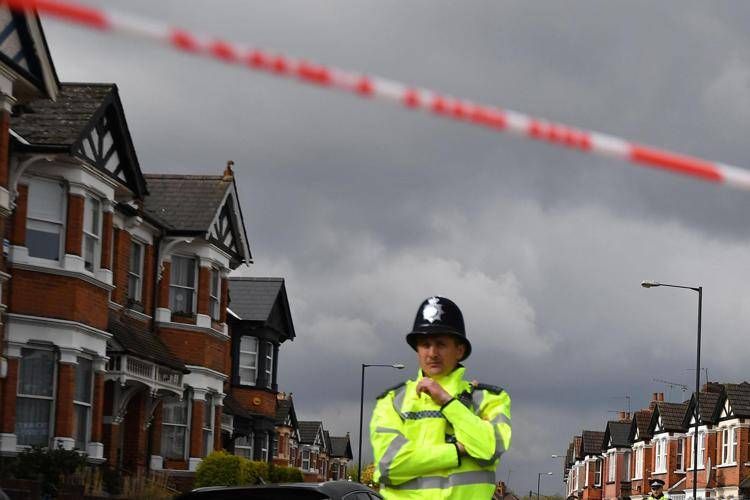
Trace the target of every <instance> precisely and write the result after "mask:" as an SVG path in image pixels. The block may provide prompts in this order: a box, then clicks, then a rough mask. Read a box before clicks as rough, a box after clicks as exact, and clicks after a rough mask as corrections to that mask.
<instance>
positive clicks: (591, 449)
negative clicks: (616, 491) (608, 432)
mask: <svg viewBox="0 0 750 500" xmlns="http://www.w3.org/2000/svg"><path fill="white" fill-rule="evenodd" d="M603 446H604V432H599V431H583V432H582V433H581V446H580V452H579V454H578V457H577V458H578V462H580V463H581V464H582V467H580V468H579V471H578V472H579V474H582V477H579V478H578V479H579V482H578V484H579V489H578V492H579V494H578V498H580V499H582V500H601V499H602V494H603V491H604V488H603V481H602V471H603V466H604V459H603V458H602V448H603Z"/></svg>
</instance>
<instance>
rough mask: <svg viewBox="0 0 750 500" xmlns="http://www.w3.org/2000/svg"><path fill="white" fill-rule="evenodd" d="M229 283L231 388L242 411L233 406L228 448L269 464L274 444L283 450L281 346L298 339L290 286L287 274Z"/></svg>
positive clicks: (229, 389) (229, 367)
mask: <svg viewBox="0 0 750 500" xmlns="http://www.w3.org/2000/svg"><path fill="white" fill-rule="evenodd" d="M228 283H229V295H230V297H231V301H230V304H229V314H228V321H229V326H230V336H231V363H230V364H231V366H227V370H226V372H227V374H228V375H229V377H228V380H227V387H228V393H229V394H230V395H231V396H232V399H233V400H234V401H236V402H237V404H238V405H239V407H241V408H242V410H236V408H233V410H236V411H234V414H233V422H232V425H233V426H234V428H235V431H233V432H232V433H231V434H230V437H229V439H225V441H224V447H225V448H226V449H228V450H232V451H234V452H235V453H236V454H239V455H243V456H246V457H248V458H252V459H254V460H262V461H264V462H270V461H271V460H272V459H273V456H274V448H276V449H277V450H278V448H279V447H278V444H279V441H278V439H277V433H276V415H277V408H278V405H279V403H280V402H279V399H278V384H277V376H278V369H279V346H280V345H281V344H282V343H284V342H285V341H287V340H294V337H295V332H294V323H293V322H292V315H291V312H290V309H289V301H288V298H287V294H286V286H285V284H284V280H283V279H282V278H229V280H228ZM225 437H226V436H225ZM282 439H283V438H282ZM282 444H283V445H284V447H286V443H282Z"/></svg>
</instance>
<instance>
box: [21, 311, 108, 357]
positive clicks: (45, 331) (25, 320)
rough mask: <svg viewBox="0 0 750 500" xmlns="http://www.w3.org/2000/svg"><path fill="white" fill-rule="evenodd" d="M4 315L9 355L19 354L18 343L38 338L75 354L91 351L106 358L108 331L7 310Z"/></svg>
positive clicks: (74, 322) (22, 343) (25, 342)
mask: <svg viewBox="0 0 750 500" xmlns="http://www.w3.org/2000/svg"><path fill="white" fill-rule="evenodd" d="M6 316H7V318H8V322H7V323H8V326H7V329H6V341H7V342H8V351H7V352H8V355H9V356H12V357H20V355H21V347H22V346H24V345H25V344H28V343H29V342H32V343H33V342H34V341H37V342H40V341H41V342H46V343H49V344H54V345H56V346H59V347H63V348H68V349H70V352H76V353H77V354H83V353H91V352H93V353H96V355H98V356H101V357H103V358H106V357H107V340H109V339H111V338H112V334H111V333H109V332H105V331H104V330H99V329H97V328H94V327H91V326H88V325H84V324H83V323H78V322H76V321H69V320H64V319H56V318H44V317H39V316H28V315H25V314H15V313H8V314H7V315H6Z"/></svg>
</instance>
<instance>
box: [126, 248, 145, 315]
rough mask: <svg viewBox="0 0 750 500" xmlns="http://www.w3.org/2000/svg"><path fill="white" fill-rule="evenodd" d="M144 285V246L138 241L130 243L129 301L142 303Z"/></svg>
mask: <svg viewBox="0 0 750 500" xmlns="http://www.w3.org/2000/svg"><path fill="white" fill-rule="evenodd" d="M142 283H143V245H142V244H141V243H138V242H137V241H133V242H131V243H130V264H129V266H128V299H129V300H130V301H132V302H140V301H141V286H142V285H141V284H142Z"/></svg>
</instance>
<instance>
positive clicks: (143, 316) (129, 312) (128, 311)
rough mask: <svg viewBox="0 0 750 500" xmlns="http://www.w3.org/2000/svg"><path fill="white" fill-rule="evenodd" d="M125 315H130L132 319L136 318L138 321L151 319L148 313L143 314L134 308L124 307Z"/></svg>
mask: <svg viewBox="0 0 750 500" xmlns="http://www.w3.org/2000/svg"><path fill="white" fill-rule="evenodd" d="M118 305H119V304H118ZM121 307H122V306H121ZM125 315H126V316H130V317H131V318H133V319H137V320H138V321H144V322H145V321H151V316H149V315H148V314H144V313H142V312H140V311H136V310H135V309H130V308H127V309H125Z"/></svg>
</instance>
